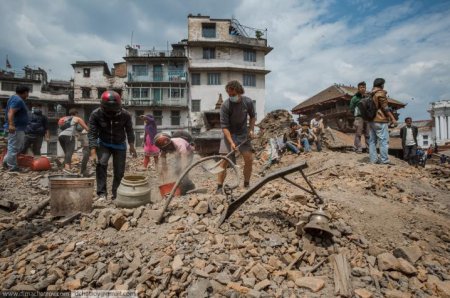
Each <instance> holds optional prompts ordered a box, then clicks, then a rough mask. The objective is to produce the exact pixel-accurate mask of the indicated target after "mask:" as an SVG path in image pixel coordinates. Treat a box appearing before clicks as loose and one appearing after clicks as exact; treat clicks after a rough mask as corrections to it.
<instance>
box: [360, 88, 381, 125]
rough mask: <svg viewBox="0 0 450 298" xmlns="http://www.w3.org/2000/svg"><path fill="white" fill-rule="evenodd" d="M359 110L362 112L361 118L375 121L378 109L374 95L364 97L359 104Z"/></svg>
mask: <svg viewBox="0 0 450 298" xmlns="http://www.w3.org/2000/svg"><path fill="white" fill-rule="evenodd" d="M358 109H359V111H360V112H361V117H362V118H363V119H364V120H366V121H373V119H375V117H376V116H377V111H378V108H377V106H376V105H375V101H374V100H373V97H372V94H368V95H366V96H365V97H363V98H362V99H361V100H360V101H359V103H358Z"/></svg>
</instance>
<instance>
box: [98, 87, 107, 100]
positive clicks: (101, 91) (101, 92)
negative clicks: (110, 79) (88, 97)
mask: <svg viewBox="0 0 450 298" xmlns="http://www.w3.org/2000/svg"><path fill="white" fill-rule="evenodd" d="M105 91H106V88H97V98H98V99H100V98H101V97H102V94H103V92H105Z"/></svg>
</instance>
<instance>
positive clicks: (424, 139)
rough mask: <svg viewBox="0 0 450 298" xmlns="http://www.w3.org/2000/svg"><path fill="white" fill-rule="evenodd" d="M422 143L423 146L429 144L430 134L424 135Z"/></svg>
mask: <svg viewBox="0 0 450 298" xmlns="http://www.w3.org/2000/svg"><path fill="white" fill-rule="evenodd" d="M422 143H423V146H428V135H423V136H422Z"/></svg>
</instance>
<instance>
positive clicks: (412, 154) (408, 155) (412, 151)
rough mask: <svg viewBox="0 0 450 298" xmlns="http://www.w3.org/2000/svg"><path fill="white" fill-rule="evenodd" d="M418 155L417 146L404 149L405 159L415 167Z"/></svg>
mask: <svg viewBox="0 0 450 298" xmlns="http://www.w3.org/2000/svg"><path fill="white" fill-rule="evenodd" d="M416 154H417V145H412V146H405V147H403V159H404V160H406V161H407V162H408V163H409V164H410V165H415V164H416V163H417V157H416Z"/></svg>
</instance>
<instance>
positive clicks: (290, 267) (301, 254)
mask: <svg viewBox="0 0 450 298" xmlns="http://www.w3.org/2000/svg"><path fill="white" fill-rule="evenodd" d="M305 254H306V250H304V251H302V252H301V253H299V254H298V255H297V257H296V258H295V259H294V260H293V261H292V262H291V263H290V264H289V265H288V266H287V267H286V269H285V270H286V271H289V270H291V269H292V267H294V266H295V264H297V263H298V262H300V261H301V260H302V259H303V257H304V256H305Z"/></svg>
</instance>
